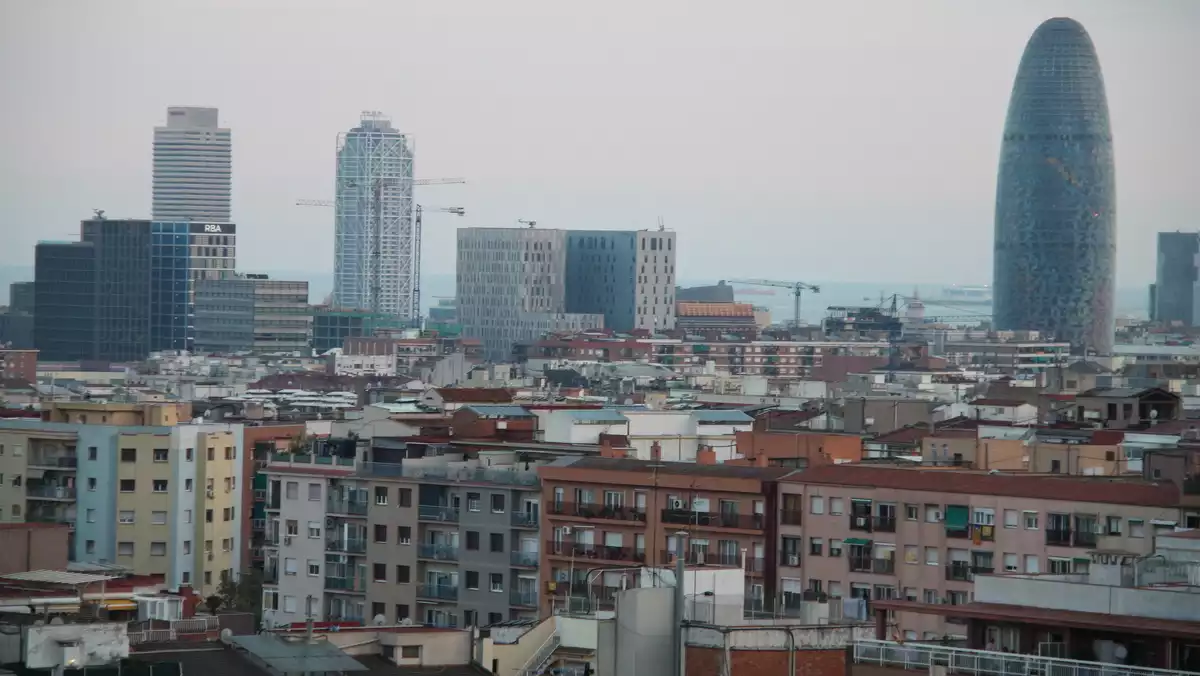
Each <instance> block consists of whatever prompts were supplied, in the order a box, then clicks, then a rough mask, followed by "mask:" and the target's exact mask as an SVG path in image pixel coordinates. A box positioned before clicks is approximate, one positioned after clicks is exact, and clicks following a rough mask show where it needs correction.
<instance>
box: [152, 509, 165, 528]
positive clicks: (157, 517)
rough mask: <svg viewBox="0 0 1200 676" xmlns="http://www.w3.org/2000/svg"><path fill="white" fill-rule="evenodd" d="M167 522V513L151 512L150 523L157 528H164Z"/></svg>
mask: <svg viewBox="0 0 1200 676" xmlns="http://www.w3.org/2000/svg"><path fill="white" fill-rule="evenodd" d="M166 522H167V513H166V512H150V523H152V524H154V525H156V526H162V525H163V524H165V523H166Z"/></svg>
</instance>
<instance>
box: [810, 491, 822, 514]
mask: <svg viewBox="0 0 1200 676" xmlns="http://www.w3.org/2000/svg"><path fill="white" fill-rule="evenodd" d="M808 511H809V513H810V514H824V513H825V498H824V497H823V496H820V495H814V496H812V497H810V498H809V505H808Z"/></svg>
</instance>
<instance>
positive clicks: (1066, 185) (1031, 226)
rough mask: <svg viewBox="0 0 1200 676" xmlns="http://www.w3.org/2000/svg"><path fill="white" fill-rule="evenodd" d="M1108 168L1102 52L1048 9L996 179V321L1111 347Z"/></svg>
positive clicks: (1018, 91) (1020, 82)
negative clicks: (1098, 52)
mask: <svg viewBox="0 0 1200 676" xmlns="http://www.w3.org/2000/svg"><path fill="white" fill-rule="evenodd" d="M1116 225H1117V210H1116V176H1115V171H1114V167H1113V139H1112V131H1111V130H1110V128H1109V119H1108V103H1107V99H1106V97H1105V93H1104V78H1103V76H1102V75H1101V72H1100V60H1099V58H1097V56H1096V49H1095V46H1094V45H1093V44H1092V39H1091V37H1090V36H1089V35H1088V33H1087V31H1086V30H1084V28H1083V26H1082V25H1080V24H1079V22H1077V21H1075V20H1073V19H1066V18H1056V19H1050V20H1048V21H1046V22H1045V23H1043V24H1042V25H1040V26H1038V28H1037V30H1036V31H1034V33H1033V37H1031V38H1030V39H1029V43H1028V44H1027V45H1026V46H1025V53H1024V55H1023V56H1022V57H1021V65H1020V67H1019V68H1018V69H1017V76H1016V80H1015V81H1014V83H1013V89H1012V97H1011V99H1010V100H1009V104H1008V117H1007V119H1006V120H1005V125H1004V138H1003V143H1002V145H1001V150H1000V171H999V177H998V180H997V186H996V235H995V236H996V240H995V250H994V281H995V285H994V293H995V302H994V308H995V309H994V313H995V324H996V328H998V329H1034V330H1038V331H1041V332H1043V333H1045V334H1047V335H1049V336H1051V337H1053V338H1055V339H1058V340H1064V341H1070V342H1071V344H1072V346H1073V349H1075V350H1077V351H1084V350H1087V351H1095V352H1096V353H1098V354H1109V353H1111V352H1112V344H1113V328H1114V325H1113V323H1114V314H1113V312H1114V310H1113V288H1114V284H1113V282H1114V276H1115V274H1116Z"/></svg>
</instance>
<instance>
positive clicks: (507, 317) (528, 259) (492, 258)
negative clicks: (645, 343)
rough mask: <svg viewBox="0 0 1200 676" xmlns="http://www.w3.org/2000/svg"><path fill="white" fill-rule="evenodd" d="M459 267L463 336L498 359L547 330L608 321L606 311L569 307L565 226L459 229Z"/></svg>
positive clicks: (573, 328)
mask: <svg viewBox="0 0 1200 676" xmlns="http://www.w3.org/2000/svg"><path fill="white" fill-rule="evenodd" d="M457 270H458V281H457V289H458V290H457V294H456V297H457V299H458V315H459V321H460V322H461V323H462V327H463V335H464V336H467V337H470V338H480V339H482V340H483V347H484V353H485V355H486V356H487V358H488V359H490V360H492V361H502V360H505V359H508V358H509V356H510V354H511V350H512V346H513V345H514V344H516V343H519V342H522V341H529V340H534V339H536V338H538V337H540V336H541V335H542V334H544V333H552V332H559V331H579V330H583V329H590V328H603V326H604V317H603V315H602V314H599V313H594V314H575V313H569V312H568V308H567V294H566V287H567V284H566V279H567V231H565V230H538V229H536V228H459V230H458V265H457Z"/></svg>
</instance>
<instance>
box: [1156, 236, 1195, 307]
mask: <svg viewBox="0 0 1200 676" xmlns="http://www.w3.org/2000/svg"><path fill="white" fill-rule="evenodd" d="M1198 272H1200V234H1197V233H1194V232H1160V233H1158V266H1157V269H1156V270H1155V275H1154V299H1153V301H1152V304H1151V317H1152V318H1153V319H1154V320H1155V321H1159V322H1163V323H1165V324H1180V325H1182V326H1195V325H1196V319H1197V316H1198V315H1197V312H1196V308H1195V305H1196V301H1197V300H1200V294H1197V293H1196V285H1197V283H1198V282H1200V274H1197V273H1198Z"/></svg>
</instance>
